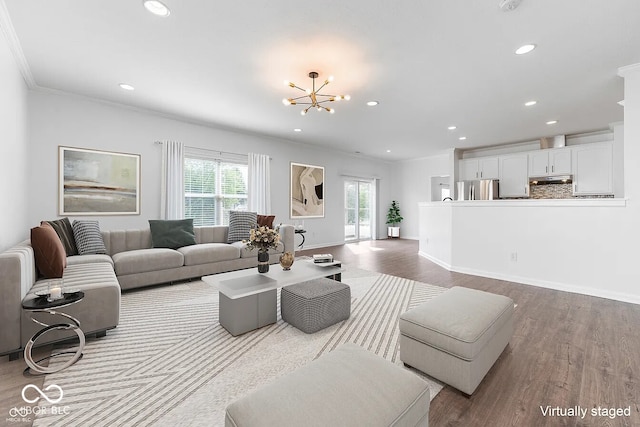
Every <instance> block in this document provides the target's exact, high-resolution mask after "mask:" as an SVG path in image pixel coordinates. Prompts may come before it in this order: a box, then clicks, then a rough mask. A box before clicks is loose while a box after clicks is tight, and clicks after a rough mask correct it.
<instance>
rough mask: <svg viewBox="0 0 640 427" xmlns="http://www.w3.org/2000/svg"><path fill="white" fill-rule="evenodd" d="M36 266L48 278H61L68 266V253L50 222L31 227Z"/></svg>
mask: <svg viewBox="0 0 640 427" xmlns="http://www.w3.org/2000/svg"><path fill="white" fill-rule="evenodd" d="M31 246H32V247H33V253H34V256H35V259H36V268H37V269H38V271H39V272H40V274H42V275H43V276H44V277H46V278H47V279H53V278H60V277H62V274H63V273H64V268H65V267H66V266H67V253H66V252H65V250H64V246H63V245H62V242H61V241H60V238H59V237H58V234H57V233H56V231H55V230H54V229H53V227H51V226H50V225H49V224H48V223H46V222H45V223H44V224H43V225H41V226H39V227H34V228H32V229H31Z"/></svg>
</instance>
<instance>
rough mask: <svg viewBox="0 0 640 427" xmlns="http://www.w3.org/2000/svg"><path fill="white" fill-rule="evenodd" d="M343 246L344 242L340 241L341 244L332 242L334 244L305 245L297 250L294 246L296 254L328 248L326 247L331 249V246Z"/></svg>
mask: <svg viewBox="0 0 640 427" xmlns="http://www.w3.org/2000/svg"><path fill="white" fill-rule="evenodd" d="M344 244H345V243H344V241H342V242H334V243H321V244H319V245H307V244H305V245H304V246H303V247H302V248H299V247H297V246H296V252H299V251H306V250H308V249H321V248H328V247H331V246H342V245H344Z"/></svg>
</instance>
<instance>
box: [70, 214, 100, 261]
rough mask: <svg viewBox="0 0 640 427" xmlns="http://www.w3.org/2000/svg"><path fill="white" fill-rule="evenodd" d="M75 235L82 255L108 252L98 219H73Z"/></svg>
mask: <svg viewBox="0 0 640 427" xmlns="http://www.w3.org/2000/svg"><path fill="white" fill-rule="evenodd" d="M73 237H75V239H76V246H77V247H78V254H80V255H88V254H106V253H107V248H106V247H105V246H104V240H102V234H100V224H99V223H98V221H91V220H75V221H73Z"/></svg>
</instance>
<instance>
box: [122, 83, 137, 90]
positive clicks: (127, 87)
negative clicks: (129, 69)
mask: <svg viewBox="0 0 640 427" xmlns="http://www.w3.org/2000/svg"><path fill="white" fill-rule="evenodd" d="M119 86H120V87H121V88H122V89H124V90H134V89H135V87H133V86H131V85H128V84H126V83H120V84H119Z"/></svg>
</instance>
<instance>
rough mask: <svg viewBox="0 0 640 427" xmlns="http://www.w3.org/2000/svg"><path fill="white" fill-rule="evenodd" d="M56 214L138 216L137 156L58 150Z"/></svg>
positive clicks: (85, 150)
mask: <svg viewBox="0 0 640 427" xmlns="http://www.w3.org/2000/svg"><path fill="white" fill-rule="evenodd" d="M58 211H59V212H58V213H59V214H60V215H63V216H65V215H139V214H140V155H139V154H126V153H113V152H110V151H99V150H89V149H85V148H73V147H63V146H59V147H58Z"/></svg>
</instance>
